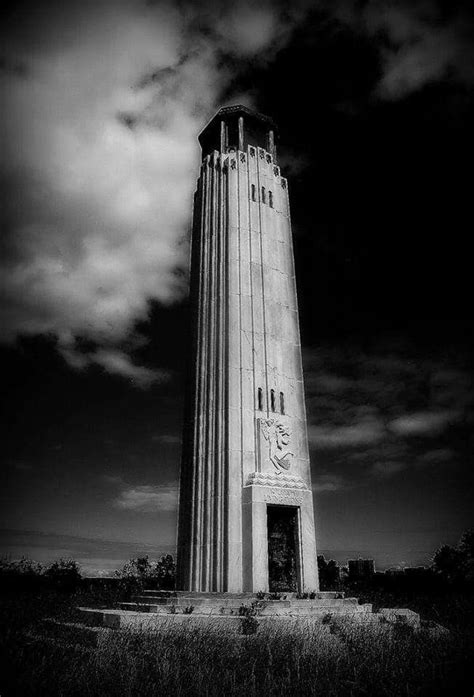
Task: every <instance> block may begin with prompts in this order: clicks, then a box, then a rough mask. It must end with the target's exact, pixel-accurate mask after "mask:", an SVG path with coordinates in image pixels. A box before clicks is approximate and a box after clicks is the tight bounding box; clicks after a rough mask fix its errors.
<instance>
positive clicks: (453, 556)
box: [432, 530, 474, 583]
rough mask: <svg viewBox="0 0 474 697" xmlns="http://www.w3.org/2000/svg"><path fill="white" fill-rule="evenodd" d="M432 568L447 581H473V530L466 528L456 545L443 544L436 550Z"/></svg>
mask: <svg viewBox="0 0 474 697" xmlns="http://www.w3.org/2000/svg"><path fill="white" fill-rule="evenodd" d="M432 568H433V570H434V571H435V572H436V573H437V574H439V575H440V576H442V577H443V578H444V579H445V580H446V581H448V582H449V583H453V582H468V583H472V582H473V581H474V530H466V531H465V532H464V533H463V535H462V536H461V539H460V540H459V543H458V545H457V547H452V546H450V545H443V546H442V547H440V548H439V549H438V550H436V552H435V554H434V557H433V562H432Z"/></svg>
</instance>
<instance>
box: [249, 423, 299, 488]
mask: <svg viewBox="0 0 474 697" xmlns="http://www.w3.org/2000/svg"><path fill="white" fill-rule="evenodd" d="M257 431H258V437H259V446H260V447H259V450H260V452H259V456H260V460H259V464H260V471H261V472H268V471H273V472H276V473H277V474H281V473H282V472H288V470H290V469H291V464H292V460H293V457H294V453H293V452H292V433H291V427H290V424H289V422H288V420H287V419H285V418H284V417H283V416H281V415H280V416H278V417H274V418H270V419H263V418H261V419H257Z"/></svg>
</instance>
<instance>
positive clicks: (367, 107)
mask: <svg viewBox="0 0 474 697" xmlns="http://www.w3.org/2000/svg"><path fill="white" fill-rule="evenodd" d="M473 26H474V25H473V17H472V14H471V13H470V11H469V4H468V3H463V2H449V3H448V2H441V1H439V2H435V1H434V0H431V1H426V2H423V1H421V2H406V3H405V2H389V1H388V0H381V1H380V2H370V1H369V2H355V1H353V2H349V1H345V2H343V1H342V0H339V1H336V2H334V1H333V2H329V1H327V2H323V1H321V2H314V1H313V2H310V1H309V0H299V1H297V2H293V3H283V2H278V1H273V2H270V1H268V2H259V3H254V2H247V1H244V0H237V1H236V2H232V3H230V2H228V3H227V2H211V1H209V2H206V1H205V0H202V1H201V2H193V3H189V2H161V1H157V2H139V1H138V0H133V1H132V0H129V1H126V0H118V1H117V0H116V1H114V2H111V1H106V0H96V1H95V2H87V1H82V2H57V3H55V2H34V3H32V2H18V3H15V4H12V5H11V7H10V8H9V10H8V13H7V20H6V22H5V23H4V30H3V32H4V34H3V37H2V39H3V40H2V44H3V47H4V54H3V56H2V58H1V62H0V68H1V77H0V79H1V81H2V88H3V94H4V97H5V101H6V103H7V109H6V110H5V113H4V115H3V119H4V124H3V132H4V133H5V136H6V137H5V143H4V152H5V156H4V158H2V164H1V165H0V167H1V180H2V185H3V187H4V200H5V207H4V208H5V226H4V230H5V232H4V233H3V235H2V243H1V250H2V254H1V260H0V266H1V287H2V303H1V310H0V312H1V322H0V326H1V329H0V342H1V346H0V356H1V359H2V360H1V366H2V371H3V376H2V383H3V390H2V397H3V399H2V402H3V415H4V416H3V421H4V422H5V423H6V425H7V428H6V434H5V436H4V440H3V445H4V451H5V453H4V466H3V472H4V476H3V486H2V492H1V494H0V495H1V508H2V520H1V522H0V525H1V528H2V535H1V538H2V552H3V553H4V554H6V555H8V556H9V557H10V558H13V559H15V558H19V557H21V556H22V555H27V556H29V557H31V558H33V559H36V560H38V561H42V562H47V561H49V560H52V559H57V558H58V557H60V556H62V557H69V556H72V557H74V558H75V559H77V560H78V561H79V562H80V563H81V565H82V567H83V570H84V572H85V573H89V574H102V573H111V572H112V571H113V569H115V568H117V567H119V566H120V565H121V564H122V563H124V562H125V561H126V560H127V559H129V558H131V557H135V556H138V555H144V554H149V555H150V557H152V558H154V557H156V556H157V555H161V554H164V553H168V552H169V553H174V551H175V528H176V513H177V491H178V481H179V459H180V449H181V425H182V410H183V400H184V377H183V376H184V367H185V360H186V346H187V333H186V332H187V327H188V325H189V306H188V295H187V293H188V271H189V234H190V226H191V209H192V195H193V191H194V188H195V182H196V178H197V176H198V171H199V163H200V150H199V146H198V142H197V134H198V133H199V132H200V130H202V128H203V126H204V125H205V124H206V122H207V121H208V120H209V118H211V117H212V116H213V114H214V113H215V111H216V110H217V109H218V108H220V107H221V106H223V105H228V104H235V103H242V104H245V105H246V106H248V107H251V108H255V109H257V110H259V111H261V112H263V113H266V114H268V115H270V116H271V117H272V118H273V119H274V120H275V121H276V122H277V124H278V126H279V144H278V148H279V164H280V165H281V167H282V170H283V172H284V174H285V176H287V177H288V181H289V191H290V204H291V212H292V224H293V233H294V247H295V258H296V269H297V285H298V294H299V307H300V324H301V334H302V344H303V359H304V370H305V383H306V398H307V410H308V424H309V439H310V450H311V462H312V480H313V489H314V498H315V514H316V524H317V545H318V549H319V550H320V551H322V552H323V553H324V554H325V555H326V556H327V557H328V558H335V559H337V560H338V561H340V562H345V561H346V560H347V559H348V558H352V557H354V556H370V557H371V558H375V560H376V563H377V565H378V567H379V568H386V567H389V566H400V565H402V566H403V565H415V564H422V563H428V562H429V559H430V557H431V556H432V554H433V552H434V550H435V549H436V548H437V547H438V546H439V545H440V544H442V543H448V544H454V543H455V542H456V541H457V539H458V538H459V537H460V535H461V533H462V532H463V530H465V529H466V528H468V527H471V526H472V524H473V520H472V508H473V505H472V504H473V490H474V486H473V475H472V465H473V428H472V427H473V421H474V409H473V401H474V388H473V379H474V370H473V358H472V357H473V350H472V349H473V343H474V342H473V321H472V301H471V295H472V289H471V286H472V282H471V277H472V256H471V253H470V247H471V245H470V239H469V238H470V235H471V234H472V232H471V229H472V204H471V199H472V185H471V181H472V177H471V176H470V167H471V162H472V148H470V145H469V142H470V140H469V135H471V129H470V124H471V123H472V116H473V102H474V100H473V85H474V49H473V46H474V42H473V38H474V36H473V35H474V31H473Z"/></svg>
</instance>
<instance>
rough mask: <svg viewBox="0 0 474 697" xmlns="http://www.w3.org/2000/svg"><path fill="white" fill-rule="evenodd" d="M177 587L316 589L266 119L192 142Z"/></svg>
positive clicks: (279, 203) (286, 232) (296, 373)
mask: <svg viewBox="0 0 474 697" xmlns="http://www.w3.org/2000/svg"><path fill="white" fill-rule="evenodd" d="M199 141H200V144H201V147H202V154H203V160H202V166H201V171H200V176H199V179H198V183H197V190H196V193H195V199H194V220H193V233H192V249H191V304H192V321H193V332H192V343H191V347H190V349H191V361H190V371H189V380H188V390H187V396H186V412H185V425H184V440H183V455H182V463H181V482H180V500H179V524H178V579H177V588H178V589H181V590H190V591H202V592H242V591H248V592H256V591H260V590H261V591H269V590H270V591H280V590H281V591H303V590H306V591H311V590H318V568H317V557H316V545H315V531H314V515H313V495H312V489H311V474H310V462H309V453H308V439H307V429H306V413H305V400H304V388H303V371H302V364H301V346H300V334H299V324H298V306H297V299H296V285H295V270H294V258H293V247H292V233H291V222H290V210H289V203H288V186H287V180H286V179H285V178H284V177H282V176H281V173H280V168H279V167H278V164H277V154H276V145H275V143H276V129H275V125H274V123H273V122H272V121H271V119H269V118H267V117H266V116H263V115H261V114H258V113H256V112H253V111H251V110H249V109H247V108H246V107H243V106H232V107H227V108H224V109H220V111H219V112H218V113H217V114H216V115H215V116H214V118H213V119H211V121H210V122H209V123H208V125H207V126H206V127H205V128H204V130H203V131H202V133H201V134H200V136H199Z"/></svg>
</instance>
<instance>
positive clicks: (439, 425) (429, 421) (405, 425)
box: [388, 410, 461, 436]
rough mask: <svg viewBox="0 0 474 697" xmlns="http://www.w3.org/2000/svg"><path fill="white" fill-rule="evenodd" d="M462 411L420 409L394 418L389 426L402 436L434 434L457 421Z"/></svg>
mask: <svg viewBox="0 0 474 697" xmlns="http://www.w3.org/2000/svg"><path fill="white" fill-rule="evenodd" d="M460 415H461V413H460V412H458V411H454V410H452V411H440V412H431V411H419V412H415V413H413V414H406V415H405V416H400V417H398V418H397V419H393V421H391V422H390V423H389V425H388V428H389V429H390V430H391V431H393V433H396V434H397V435H401V436H434V435H437V434H438V433H441V432H442V431H444V430H445V429H446V428H448V426H449V425H450V424H452V423H455V422H456V421H457V420H458V419H459V417H460Z"/></svg>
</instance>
